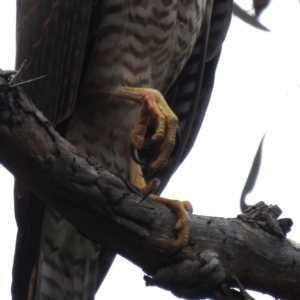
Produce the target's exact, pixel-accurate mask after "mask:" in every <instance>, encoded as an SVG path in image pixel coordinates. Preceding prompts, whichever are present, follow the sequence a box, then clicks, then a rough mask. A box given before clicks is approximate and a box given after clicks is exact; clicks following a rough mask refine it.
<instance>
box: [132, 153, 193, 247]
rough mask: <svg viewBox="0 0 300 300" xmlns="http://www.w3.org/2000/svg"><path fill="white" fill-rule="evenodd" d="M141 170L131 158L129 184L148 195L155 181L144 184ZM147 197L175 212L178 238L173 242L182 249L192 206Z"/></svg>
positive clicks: (187, 235)
mask: <svg viewBox="0 0 300 300" xmlns="http://www.w3.org/2000/svg"><path fill="white" fill-rule="evenodd" d="M141 174H142V170H141V167H140V166H139V165H138V164H136V163H135V162H134V161H133V160H132V158H131V157H130V158H129V178H130V182H131V183H132V184H134V185H135V186H137V187H138V188H139V189H140V190H141V192H142V193H144V194H146V195H147V194H148V193H149V192H150V191H151V189H152V187H153V184H154V181H155V180H158V179H153V180H151V181H150V182H149V183H148V184H146V182H145V180H144V178H143V177H142V176H141ZM149 197H150V198H151V199H152V200H154V201H158V202H161V203H163V204H164V205H166V206H167V207H169V208H170V209H171V210H173V211H174V212H175V214H176V215H177V216H178V221H177V223H176V225H175V230H177V231H178V237H177V239H176V240H175V241H174V242H173V244H172V245H173V246H174V247H182V246H185V245H186V244H187V243H188V240H189V234H190V228H191V220H190V217H189V215H188V212H191V211H192V205H191V203H190V202H189V201H178V200H171V199H166V198H162V197H159V196H156V195H153V194H150V195H149Z"/></svg>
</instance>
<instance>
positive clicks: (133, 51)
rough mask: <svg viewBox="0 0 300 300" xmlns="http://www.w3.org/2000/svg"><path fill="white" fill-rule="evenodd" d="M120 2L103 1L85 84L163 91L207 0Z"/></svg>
mask: <svg viewBox="0 0 300 300" xmlns="http://www.w3.org/2000/svg"><path fill="white" fill-rule="evenodd" d="M137 2H138V4H136V3H137ZM119 3H120V1H119V0H110V1H105V11H106V13H105V14H104V17H103V19H102V25H101V28H100V30H99V31H98V35H97V41H96V44H95V48H94V52H93V54H92V57H91V60H90V66H89V70H88V72H87V77H86V80H85V84H87V85H89V86H91V85H93V86H96V87H98V88H99V87H101V88H103V89H108V88H114V87H117V86H131V87H150V88H153V89H157V90H159V91H160V92H162V93H165V92H166V90H167V89H168V88H169V86H170V85H171V84H172V82H174V80H175V79H176V77H177V76H178V75H179V73H180V71H181V70H182V69H183V66H184V65H185V63H186V61H187V59H188V58H189V56H190V54H191V52H192V49H193V47H194V45H195V42H196V39H197V37H198V34H199V32H200V27H201V23H202V18H201V16H202V14H203V11H204V9H205V6H206V1H203V0H201V1H199V0H190V1H182V0H152V1H146V0H144V1H136V0H127V1H122V4H119Z"/></svg>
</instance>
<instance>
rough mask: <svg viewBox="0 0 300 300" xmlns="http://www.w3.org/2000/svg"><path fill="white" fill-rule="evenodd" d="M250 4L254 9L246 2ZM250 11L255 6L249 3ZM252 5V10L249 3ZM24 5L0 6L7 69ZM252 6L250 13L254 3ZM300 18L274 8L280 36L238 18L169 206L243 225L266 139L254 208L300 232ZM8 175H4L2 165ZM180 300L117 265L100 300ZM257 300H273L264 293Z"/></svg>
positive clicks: (6, 284)
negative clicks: (240, 219) (242, 203)
mask: <svg viewBox="0 0 300 300" xmlns="http://www.w3.org/2000/svg"><path fill="white" fill-rule="evenodd" d="M239 2H243V3H244V4H245V1H239ZM248 2H249V1H248ZM249 3H250V2H249ZM14 5H15V3H14V1H7V0H0V37H1V44H0V68H2V69H13V68H14V53H15V49H14V47H15V44H14V41H15V37H14V34H15V19H14V18H15V17H14V14H15V7H14ZM249 7H250V4H249ZM299 14H300V9H299V1H298V0H273V2H272V3H271V5H270V7H269V9H267V10H266V11H265V12H264V13H263V15H262V17H261V21H262V23H263V24H264V25H265V26H267V27H268V28H269V29H271V33H266V32H262V31H259V30H256V29H253V28H251V27H250V26H248V25H246V24H244V23H243V22H241V21H240V20H239V19H237V18H235V17H233V19H232V23H231V27H230V30H229V33H228V35H227V39H226V42H225V44H224V47H223V53H222V57H221V61H220V63H219V66H218V72H217V78H216V82H215V89H214V93H213V96H212V99H211V103H210V106H209V108H208V111H207V114H206V118H205V122H204V124H203V127H202V129H201V132H200V134H199V137H198V139H197V142H196V144H195V146H194V148H193V150H192V152H191V154H190V155H189V157H188V158H187V159H186V161H185V162H184V164H183V165H182V166H181V168H180V169H179V170H178V172H177V173H176V174H175V175H174V176H173V179H172V180H171V182H170V184H169V185H168V187H167V188H166V190H165V192H164V196H165V197H169V198H175V199H180V200H185V199H188V200H190V201H191V202H192V203H193V207H194V213H196V214H201V215H210V216H220V217H235V216H236V215H237V214H239V213H240V212H239V197H240V194H241V191H242V189H243V186H244V183H245V180H246V178H247V175H248V172H249V168H250V166H251V164H252V160H253V157H254V155H255V152H256V150H257V147H258V144H259V141H260V139H261V137H262V135H263V134H264V133H265V132H267V136H266V139H265V145H264V157H263V164H262V169H261V174H260V177H259V180H258V183H257V185H256V187H255V190H254V192H253V193H252V194H251V196H250V197H248V202H249V203H250V202H251V203H256V202H258V201H260V200H263V201H265V202H266V203H268V204H278V205H279V206H280V207H281V209H282V210H283V215H282V216H283V217H291V218H292V219H293V221H294V226H293V230H292V233H291V234H290V235H289V237H290V238H291V239H294V240H295V241H297V242H300V240H299V233H300V222H299V220H300V217H299V213H298V212H299V211H300V184H299V183H300V155H299V153H300V138H299V132H300V130H299V128H300V117H299V114H300V92H299V89H297V87H298V85H299V84H300V74H299V70H300V55H299V53H300V38H299V32H300V18H299ZM0 167H1V166H0ZM0 182H1V195H2V199H1V200H2V201H1V203H0V236H1V240H2V243H1V244H2V245H1V252H0V253H1V255H0V266H1V269H0V275H1V298H2V299H10V297H11V296H10V284H11V267H12V261H13V253H14V243H15V235H16V225H15V221H14V214H13V197H12V189H13V178H12V176H11V175H10V174H9V173H7V172H6V171H5V170H4V169H3V168H2V167H1V169H0ZM124 296H125V297H130V299H132V300H135V299H143V300H150V299H151V300H152V299H155V298H156V299H164V300H171V299H176V298H175V297H174V296H172V295H171V294H170V293H169V292H165V291H163V290H160V289H158V288H146V287H145V285H144V281H143V272H142V271H141V270H140V269H138V268H136V267H135V266H134V265H132V264H131V263H130V262H127V261H126V260H124V259H122V258H120V257H118V258H117V260H116V261H115V263H114V265H113V267H112V268H111V270H110V272H109V274H108V276H107V278H106V280H105V282H104V283H103V285H102V288H101V289H100V291H99V293H98V295H97V297H96V299H100V298H101V299H117V298H120V297H122V298H123V297H124ZM255 298H256V300H260V299H264V300H265V299H271V298H270V297H268V296H266V295H258V294H255Z"/></svg>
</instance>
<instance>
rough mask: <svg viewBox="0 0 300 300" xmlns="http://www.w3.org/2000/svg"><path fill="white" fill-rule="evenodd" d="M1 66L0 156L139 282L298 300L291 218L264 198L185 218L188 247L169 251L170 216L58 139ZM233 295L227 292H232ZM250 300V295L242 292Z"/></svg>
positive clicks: (184, 292)
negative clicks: (129, 266)
mask: <svg viewBox="0 0 300 300" xmlns="http://www.w3.org/2000/svg"><path fill="white" fill-rule="evenodd" d="M10 80H11V76H10V74H9V73H5V72H2V73H0V162H1V163H2V164H3V165H4V166H5V167H6V168H7V169H8V170H9V171H10V172H11V173H13V174H14V175H15V176H16V177H17V178H18V179H20V180H21V181H23V183H24V184H26V185H27V186H28V187H29V188H30V189H31V191H32V192H33V193H35V194H36V195H37V196H38V197H39V198H40V199H42V200H43V201H45V202H46V203H47V204H48V205H49V206H51V207H52V208H54V209H55V210H57V211H58V212H59V213H60V214H62V215H63V216H64V217H65V218H66V219H67V220H69V221H70V222H71V223H72V224H74V225H75V226H76V227H77V228H78V230H80V231H81V232H82V233H84V234H85V235H86V236H88V237H90V238H91V239H93V240H94V241H96V242H99V243H101V244H103V245H105V246H107V247H110V248H112V249H114V250H115V251H116V252H118V253H119V254H121V255H122V256H124V257H126V258H127V259H129V260H130V261H132V262H133V263H135V264H136V265H138V266H140V267H141V268H142V269H143V270H144V271H145V272H146V273H147V274H148V275H149V277H148V276H146V277H145V280H146V284H147V285H157V286H159V287H162V288H165V289H167V290H171V291H172V292H173V293H174V294H175V295H177V296H179V297H184V298H192V299H195V298H204V297H215V298H216V299H246V298H245V296H242V293H236V292H235V291H232V290H228V286H229V287H233V286H237V280H236V279H235V278H234V277H233V275H235V276H236V278H238V280H239V281H240V282H241V283H242V284H243V285H244V287H246V288H250V289H254V290H258V291H262V292H264V293H268V294H270V295H273V296H275V297H282V298H284V299H299V298H300V245H298V244H296V243H294V242H291V241H289V240H287V239H286V238H285V233H286V232H287V231H288V230H289V228H290V226H291V221H290V220H289V219H287V220H282V221H280V220H279V221H276V218H277V217H278V215H279V208H278V207H277V206H273V207H272V206H271V207H268V206H266V205H264V204H263V203H260V204H258V205H257V206H256V207H252V208H250V209H249V211H248V212H246V213H245V214H243V215H241V216H239V217H238V218H237V219H223V218H215V217H203V216H196V215H192V216H191V220H192V226H191V234H190V240H189V244H188V245H187V246H186V247H185V248H184V249H174V248H173V247H172V245H171V244H172V242H173V241H174V237H176V232H174V225H175V223H176V216H175V215H174V214H173V213H172V212H171V211H170V210H169V209H168V208H166V207H165V206H164V205H162V204H160V203H157V202H154V201H152V200H151V199H148V198H147V199H146V200H145V201H143V202H142V203H140V200H141V198H142V197H143V195H141V193H140V192H139V190H138V189H136V188H135V187H134V186H132V185H131V184H130V183H128V182H127V181H126V180H124V179H123V178H121V177H120V176H118V175H116V174H113V173H111V172H110V171H108V170H107V169H106V168H104V167H103V166H101V165H100V164H99V163H98V162H97V161H96V160H95V159H94V158H93V157H88V156H87V155H85V154H83V153H81V152H80V151H78V150H77V149H76V148H74V147H73V146H72V145H71V144H69V143H68V142H67V141H65V140H64V139H63V138H61V137H60V136H59V135H58V134H57V133H56V131H55V130H54V129H53V128H52V126H51V125H50V123H49V122H48V121H47V120H46V119H45V117H44V116H43V115H42V114H41V113H40V112H39V111H38V110H37V109H36V108H35V107H34V106H33V104H32V103H31V101H30V100H29V99H27V98H26V96H25V95H23V94H22V92H21V91H20V90H19V88H16V87H15V88H14V87H13V86H9V82H10ZM229 294H230V295H231V296H230V295H229ZM248 299H250V298H248Z"/></svg>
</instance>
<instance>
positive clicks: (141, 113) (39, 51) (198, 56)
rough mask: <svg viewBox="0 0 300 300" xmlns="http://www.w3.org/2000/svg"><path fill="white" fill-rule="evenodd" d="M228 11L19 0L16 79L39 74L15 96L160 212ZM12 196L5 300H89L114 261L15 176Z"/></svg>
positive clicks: (213, 4)
mask: <svg viewBox="0 0 300 300" xmlns="http://www.w3.org/2000/svg"><path fill="white" fill-rule="evenodd" d="M231 14H232V1H231V0H152V1H149V0H101V1H98V0H85V1H80V0H53V1H48V0H39V1H32V0H19V1H17V27H16V31H17V32H16V37H17V44H16V46H17V53H16V69H19V68H20V66H21V65H22V63H23V62H24V61H25V60H26V63H25V64H24V67H23V68H22V70H21V71H20V72H19V75H18V81H21V82H22V81H26V80H30V79H32V78H36V77H39V76H42V75H47V77H46V78H44V79H42V80H38V81H34V82H32V83H31V84H27V85H24V86H23V91H24V92H25V93H26V95H27V96H29V97H30V99H31V100H32V101H33V103H34V104H35V105H36V106H37V108H38V109H40V110H41V111H42V112H43V114H44V115H45V116H46V117H47V118H48V119H49V120H50V122H51V123H52V125H53V126H55V129H56V130H57V131H58V132H59V133H60V134H61V135H62V136H63V137H64V138H66V139H67V140H68V141H69V142H70V143H72V144H73V145H74V146H76V147H78V148H79V149H80V150H81V151H83V152H85V153H86V154H87V155H90V156H93V157H95V158H96V159H98V160H99V161H100V163H102V164H103V165H104V166H105V167H107V168H108V169H110V170H111V171H113V172H115V173H118V174H119V175H121V176H123V177H124V178H126V179H128V180H129V181H130V182H131V183H133V184H135V185H136V186H137V187H138V188H140V189H141V191H143V192H144V193H146V194H147V193H150V192H153V189H154V188H156V191H155V195H154V192H153V196H152V197H153V199H155V200H158V201H161V202H163V203H165V204H166V205H170V202H169V201H168V200H166V199H163V198H160V197H159V196H158V195H159V194H160V193H161V191H162V190H163V188H164V187H165V186H166V184H167V183H168V181H169V180H170V178H171V176H172V174H173V173H174V172H175V170H176V169H177V168H178V166H179V165H180V163H181V162H182V161H183V160H184V158H185V157H186V156H187V154H188V153H189V151H190V149H191V148H192V146H193V144H194V142H195V139H196V136H197V134H198V132H199V129H200V127H201V124H202V121H203V118H204V115H205V112H206V108H207V106H208V103H209V100H210V96H211V92H212V88H213V84H214V77H215V70H216V67H217V64H218V61H219V57H220V52H221V47H222V43H223V41H224V39H225V36H226V33H227V30H228V27H229V23H230V19H231ZM176 132H177V133H178V134H177V135H178V136H181V138H180V145H177V149H176V151H175V152H174V151H173V150H172V149H173V148H174V145H175V148H176V143H175V137H176ZM177 140H178V139H177ZM132 149H133V151H132ZM133 153H135V154H133ZM136 153H138V154H136ZM153 153H154V158H153V157H151V158H149V157H150V156H153ZM137 162H139V163H140V164H141V165H139V164H138V163H137ZM153 178H154V179H153ZM158 182H159V183H160V185H159V187H157V183H158ZM14 195H15V197H14V198H15V216H16V222H17V225H18V233H17V240H16V250H15V257H14V266H13V282H12V297H13V300H25V299H27V300H29V299H78V300H79V299H88V300H89V299H94V296H95V293H96V291H97V290H98V288H99V286H100V285H101V283H102V281H103V280H104V278H105V276H106V274H107V272H108V270H109V268H110V266H111V264H112V262H113V260H114V257H115V255H116V254H115V253H114V252H113V251H111V250H110V249H107V248H105V247H104V246H101V245H98V244H96V243H94V242H93V241H91V240H89V239H88V238H87V237H85V236H84V235H82V234H81V233H80V232H78V230H77V229H76V228H75V227H74V226H72V225H71V224H70V223H68V222H67V221H66V220H65V219H64V218H63V216H60V215H59V214H58V213H57V212H55V211H54V210H53V209H51V208H50V207H47V206H46V205H45V204H43V203H42V202H41V201H40V200H39V199H38V198H37V197H36V196H35V195H34V194H32V193H31V192H30V191H29V190H28V189H27V188H26V186H25V185H24V184H23V183H22V182H20V181H19V180H18V179H17V178H16V180H15V188H14ZM171 206H172V205H171ZM189 208H190V207H189V204H188V203H187V202H183V204H181V210H185V209H187V210H188V209H189ZM184 212H185V211H184ZM179 219H180V217H179ZM179 227H180V226H179ZM181 227H182V226H181ZM183 238H184V237H183V236H180V233H179V235H178V238H177V240H175V245H183V246H184V244H185V243H186V242H187V241H186V240H183ZM185 238H186V237H185ZM176 242H178V244H176Z"/></svg>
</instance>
